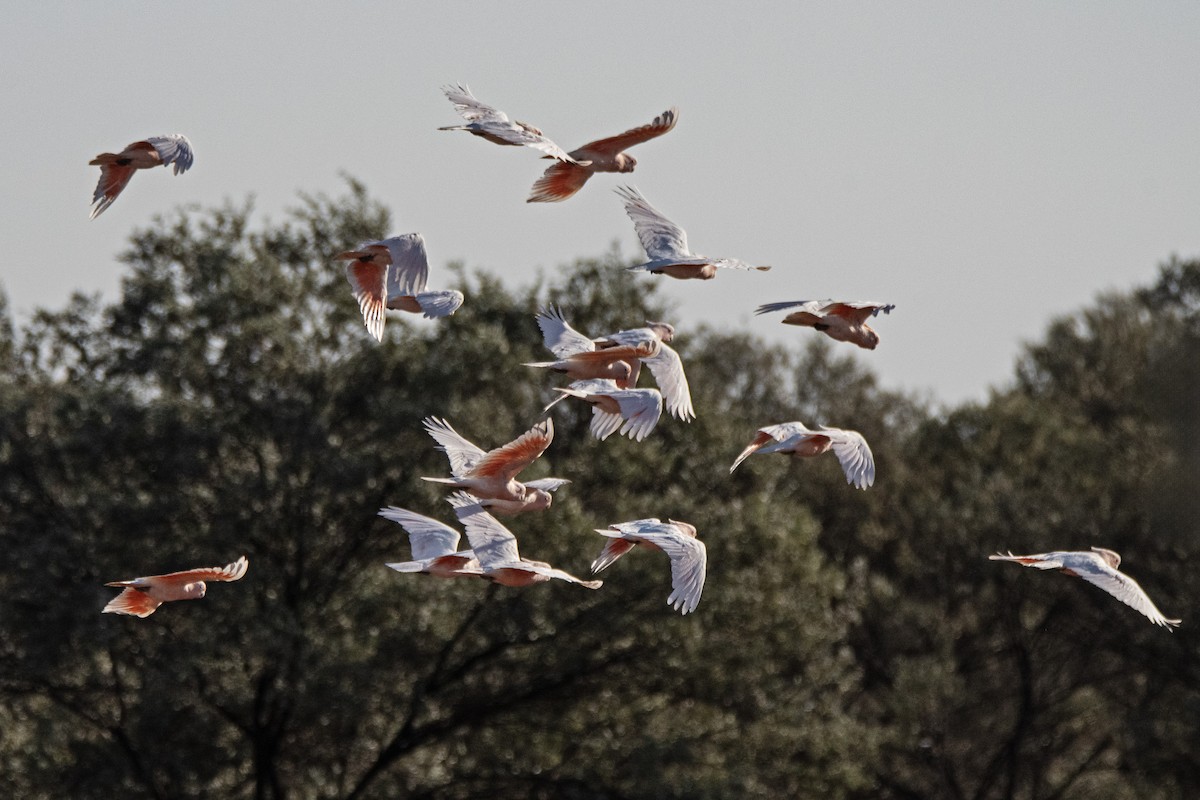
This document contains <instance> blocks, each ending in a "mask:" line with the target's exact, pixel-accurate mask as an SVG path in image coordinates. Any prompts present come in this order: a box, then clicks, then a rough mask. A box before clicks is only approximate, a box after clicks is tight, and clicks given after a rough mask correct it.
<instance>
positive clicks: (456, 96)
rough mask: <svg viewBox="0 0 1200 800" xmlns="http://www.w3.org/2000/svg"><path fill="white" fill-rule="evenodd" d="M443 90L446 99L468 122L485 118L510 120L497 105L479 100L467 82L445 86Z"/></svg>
mask: <svg viewBox="0 0 1200 800" xmlns="http://www.w3.org/2000/svg"><path fill="white" fill-rule="evenodd" d="M442 91H443V92H444V93H445V95H446V99H447V100H449V101H450V102H451V103H453V104H454V110H455V111H457V112H458V113H459V114H461V115H462V118H463V119H465V120H466V121H467V122H480V121H483V120H497V121H499V122H508V115H507V114H505V113H504V112H503V111H501V110H500V109H498V108H496V107H495V106H489V105H488V104H487V103H485V102H483V101H481V100H479V99H478V98H477V97H475V95H473V94H471V90H470V89H469V88H468V87H467V85H466V84H465V83H459V84H451V85H449V86H443V87H442Z"/></svg>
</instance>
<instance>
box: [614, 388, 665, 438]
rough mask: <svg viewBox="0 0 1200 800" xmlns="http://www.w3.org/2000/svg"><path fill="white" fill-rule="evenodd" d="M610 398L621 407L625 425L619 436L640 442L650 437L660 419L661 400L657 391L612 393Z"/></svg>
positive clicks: (643, 390)
mask: <svg viewBox="0 0 1200 800" xmlns="http://www.w3.org/2000/svg"><path fill="white" fill-rule="evenodd" d="M611 396H612V398H613V399H614V400H616V401H617V404H618V405H619V406H620V407H621V416H622V417H624V418H625V424H624V425H622V426H621V435H622V436H628V437H629V438H630V439H633V440H634V441H637V442H640V441H642V440H643V439H645V438H646V437H647V436H649V435H650V432H651V431H653V430H654V428H655V426H656V425H658V420H659V418H660V417H662V407H663V399H662V394H661V393H659V391H658V390H657V389H626V390H623V391H617V392H612V393H611Z"/></svg>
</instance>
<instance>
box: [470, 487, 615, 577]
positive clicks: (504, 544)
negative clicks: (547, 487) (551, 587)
mask: <svg viewBox="0 0 1200 800" xmlns="http://www.w3.org/2000/svg"><path fill="white" fill-rule="evenodd" d="M449 499H450V505H452V506H454V513H455V514H457V515H458V521H459V522H461V523H462V525H463V527H464V528H466V531H467V539H468V540H469V541H470V542H471V549H472V551H473V552H474V553H475V557H476V558H478V559H479V565H480V566H481V567H482V568H483V572H484V574H485V575H486V576H487V577H488V578H490V579H491V580H493V581H495V582H496V583H499V584H501V585H503V586H529V585H531V584H534V583H545V582H546V581H548V580H551V579H554V578H557V579H558V580H562V581H567V582H569V583H577V584H579V585H580V586H586V587H587V588H589V589H599V588H600V586H601V585H602V583H603V581H584V580H580V579H579V578H576V577H575V576H574V575H571V574H569V573H566V572H563V571H562V570H561V569H555V568H554V567H552V566H550V565H549V564H547V563H546V562H544V561H532V560H530V559H527V558H522V557H521V554H520V553H519V552H518V551H517V537H515V536H513V534H512V531H510V530H509V529H508V528H506V527H504V526H503V525H501V524H500V523H499V522H498V521H497V520H496V518H495V517H493V516H492V515H491V514H489V513H487V512H486V511H485V510H484V509H483V506H481V505H480V504H479V501H478V500H477V499H475V498H474V497H472V496H471V495H469V494H466V493H465V492H455V493H454V494H453V495H451V496H450V498H449Z"/></svg>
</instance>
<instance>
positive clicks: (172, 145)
mask: <svg viewBox="0 0 1200 800" xmlns="http://www.w3.org/2000/svg"><path fill="white" fill-rule="evenodd" d="M146 141H147V142H149V143H150V146H151V147H153V148H154V149H155V150H157V151H158V157H159V158H161V159H162V162H163V166H164V167H165V166H166V165H167V164H174V165H175V174H176V175H178V174H180V173H181V172H187V171H188V170H189V169H191V168H192V162H193V161H194V160H195V156H194V155H193V153H192V143H191V142H189V141H188V138H187V137H186V136H184V135H183V134H182V133H172V134H170V135H168V136H151V137H149V138H148V139H146Z"/></svg>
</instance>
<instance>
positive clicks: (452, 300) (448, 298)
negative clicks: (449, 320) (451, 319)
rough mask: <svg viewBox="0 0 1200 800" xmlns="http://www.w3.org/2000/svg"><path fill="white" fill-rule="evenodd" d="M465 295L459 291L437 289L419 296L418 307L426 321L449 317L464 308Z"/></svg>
mask: <svg viewBox="0 0 1200 800" xmlns="http://www.w3.org/2000/svg"><path fill="white" fill-rule="evenodd" d="M464 299H465V298H464V297H463V293H462V292H460V291H458V290H457V289H437V290H435V291H432V292H421V293H420V294H418V295H417V305H419V306H421V312H422V313H423V314H424V315H425V318H426V319H440V318H441V317H448V316H450V315H452V314H453V313H454V312H455V311H458V309H459V308H460V307H461V306H462V304H463V300H464Z"/></svg>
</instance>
